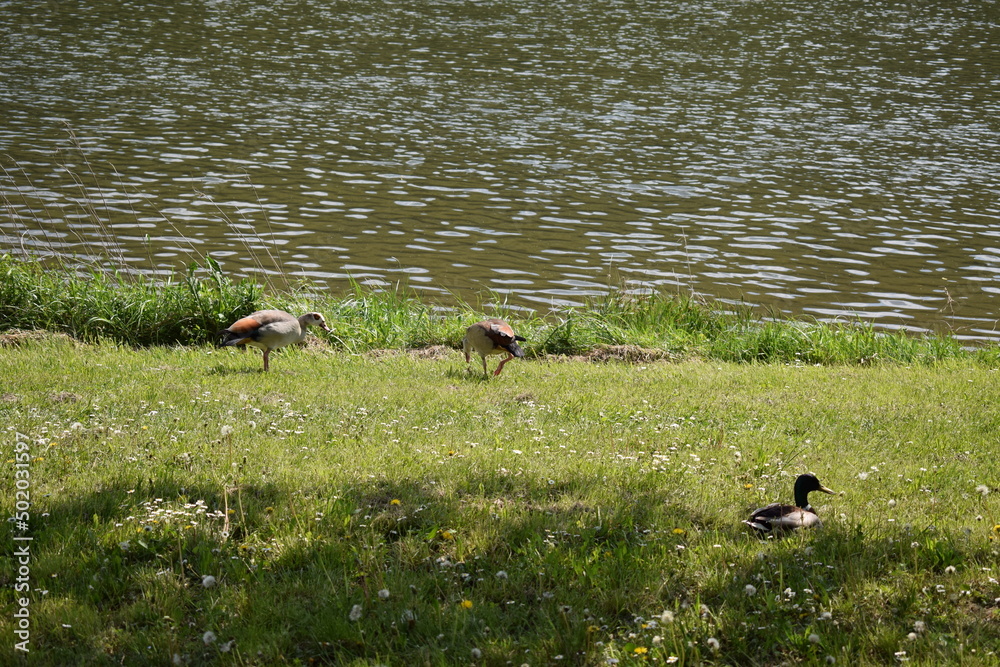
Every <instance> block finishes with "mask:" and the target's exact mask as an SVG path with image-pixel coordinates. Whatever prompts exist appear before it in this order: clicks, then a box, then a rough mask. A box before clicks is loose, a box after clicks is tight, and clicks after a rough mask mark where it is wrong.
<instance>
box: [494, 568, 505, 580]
mask: <svg viewBox="0 0 1000 667" xmlns="http://www.w3.org/2000/svg"><path fill="white" fill-rule="evenodd" d="M496 576H497V579H506V578H507V572H506V571H504V570H500V571H499V572H497V575H496Z"/></svg>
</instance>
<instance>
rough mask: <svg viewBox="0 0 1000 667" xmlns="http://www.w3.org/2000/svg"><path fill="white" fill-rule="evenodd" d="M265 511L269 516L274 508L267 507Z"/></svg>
mask: <svg viewBox="0 0 1000 667" xmlns="http://www.w3.org/2000/svg"><path fill="white" fill-rule="evenodd" d="M264 511H265V512H267V513H268V514H270V513H271V512H273V511H274V508H273V507H265V508H264Z"/></svg>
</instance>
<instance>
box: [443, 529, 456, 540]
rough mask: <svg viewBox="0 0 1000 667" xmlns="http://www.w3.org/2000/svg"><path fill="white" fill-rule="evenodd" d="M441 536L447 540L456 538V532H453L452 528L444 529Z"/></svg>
mask: <svg viewBox="0 0 1000 667" xmlns="http://www.w3.org/2000/svg"><path fill="white" fill-rule="evenodd" d="M441 537H442V539H445V540H453V539H455V533H453V532H451V531H450V530H443V531H441Z"/></svg>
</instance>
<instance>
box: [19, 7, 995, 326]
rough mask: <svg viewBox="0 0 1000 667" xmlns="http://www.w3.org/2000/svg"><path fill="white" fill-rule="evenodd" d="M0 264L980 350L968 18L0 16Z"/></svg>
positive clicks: (586, 12) (984, 58)
mask: <svg viewBox="0 0 1000 667" xmlns="http://www.w3.org/2000/svg"><path fill="white" fill-rule="evenodd" d="M0 69H2V77H0V164H2V166H3V167H4V171H3V172H2V173H0V195H2V197H3V200H4V206H3V208H2V211H0V251H3V250H6V251H9V252H14V253H28V254H31V255H35V254H41V255H45V254H49V253H58V254H62V255H66V256H73V257H84V258H86V257H91V258H94V257H96V258H106V259H107V261H108V262H109V263H111V264H113V265H116V266H123V265H124V266H128V267H130V268H132V269H134V270H136V271H152V272H157V271H163V270H165V269H167V268H169V267H178V266H183V265H186V264H187V263H189V262H191V261H192V259H194V260H198V259H200V258H203V257H205V256H211V257H214V258H215V259H217V260H218V261H219V262H220V263H221V264H222V265H223V267H224V268H225V269H226V270H227V271H228V272H230V273H231V274H233V275H237V276H241V275H246V276H253V277H254V278H255V279H259V280H268V281H272V282H273V281H275V280H277V281H279V282H278V284H283V281H284V280H286V279H287V280H291V281H294V280H297V279H301V278H305V279H309V280H311V281H314V282H315V283H316V285H317V286H318V287H319V288H321V289H329V290H332V291H334V292H340V291H343V290H344V289H346V288H347V287H348V286H349V283H350V281H351V280H354V281H357V282H360V283H362V284H366V285H373V286H376V287H386V288H391V287H392V286H395V285H406V286H408V287H409V288H411V289H413V290H415V291H417V292H418V293H419V294H420V295H421V296H422V297H426V298H428V299H429V300H439V301H442V302H447V301H448V300H450V299H452V298H454V297H458V298H461V299H464V300H466V301H468V302H470V303H472V304H473V305H478V304H480V303H481V304H491V303H495V302H497V301H506V302H507V303H508V304H510V305H511V306H513V307H515V308H520V309H529V310H532V311H535V312H538V313H540V314H545V313H547V312H549V310H550V309H552V308H565V307H566V306H572V305H579V304H583V303H585V302H586V301H587V299H588V298H590V297H595V296H600V295H602V294H606V293H608V292H609V291H612V290H618V289H622V288H624V289H627V290H630V291H633V292H636V293H643V292H647V291H649V290H666V291H671V292H675V291H676V292H680V293H683V294H692V293H694V294H700V295H705V296H708V297H713V298H717V299H722V300H723V301H734V302H738V301H745V302H748V303H752V304H759V305H761V306H764V307H767V308H770V309H774V310H776V311H778V312H782V313H787V314H791V315H794V316H800V317H802V316H804V317H815V318H819V319H822V320H859V319H860V320H864V321H870V322H873V323H874V324H876V325H877V326H879V327H884V328H886V329H895V328H906V329H908V330H913V331H953V332H955V333H956V334H957V335H959V336H960V337H961V338H963V339H964V340H967V341H969V342H970V343H976V342H984V341H987V342H988V341H993V340H996V339H998V338H1000V332H998V331H997V320H998V318H1000V314H998V309H1000V198H998V195H1000V183H998V175H1000V9H998V6H997V3H996V2H994V1H992V0H989V1H985V0H984V1H977V0H964V1H955V0H942V1H940V2H922V1H916V2H882V1H878V0H866V1H865V2H860V1H855V0H826V1H824V2H815V1H812V0H795V1H794V2H793V1H791V0H738V1H734V0H687V1H684V0H681V1H678V2H653V1H648V2H644V1H639V0H636V1H631V2H627V1H617V0H600V1H596V0H567V1H565V2H560V3H543V2H534V1H531V0H501V1H497V2H490V1H487V0H480V1H476V2H471V1H458V0H420V1H414V0H406V1H400V2H396V1H391V0H382V1H380V0H372V1H371V2H363V1H360V0H353V1H350V2H322V1H320V0H298V1H290V0H289V1H282V0H268V1H266V2H264V1H262V0H217V1H203V2H191V1H190V0H188V1H181V2H162V3H140V2H135V1H131V0H126V1H121V2H114V1H108V2H95V1H91V2H86V1H82V0H77V1H75V2H73V1H70V2H47V1H45V2H43V1H40V0H16V1H2V0H0Z"/></svg>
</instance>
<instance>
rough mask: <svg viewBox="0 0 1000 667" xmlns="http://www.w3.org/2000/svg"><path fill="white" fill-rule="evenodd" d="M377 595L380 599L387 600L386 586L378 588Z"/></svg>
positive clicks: (387, 590)
mask: <svg viewBox="0 0 1000 667" xmlns="http://www.w3.org/2000/svg"><path fill="white" fill-rule="evenodd" d="M378 597H379V599H380V600H388V599H389V589H388V588H383V589H382V590H380V591H379V592H378Z"/></svg>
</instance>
